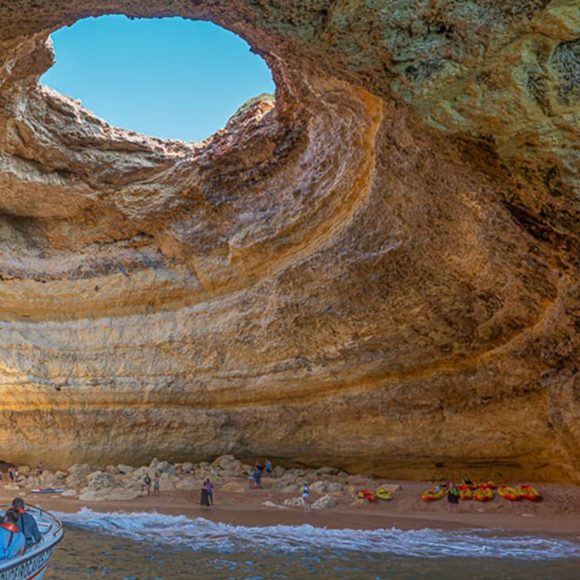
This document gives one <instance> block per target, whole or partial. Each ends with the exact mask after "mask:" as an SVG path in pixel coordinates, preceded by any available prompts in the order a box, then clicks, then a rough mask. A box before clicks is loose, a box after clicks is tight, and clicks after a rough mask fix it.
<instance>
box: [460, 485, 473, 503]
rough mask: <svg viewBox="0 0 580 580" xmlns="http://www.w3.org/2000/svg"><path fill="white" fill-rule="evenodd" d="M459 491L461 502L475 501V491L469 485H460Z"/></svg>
mask: <svg viewBox="0 0 580 580" xmlns="http://www.w3.org/2000/svg"><path fill="white" fill-rule="evenodd" d="M458 489H459V499H460V500H461V501H467V500H470V499H473V491H472V490H471V488H470V487H468V486H467V485H460V486H459V487H458Z"/></svg>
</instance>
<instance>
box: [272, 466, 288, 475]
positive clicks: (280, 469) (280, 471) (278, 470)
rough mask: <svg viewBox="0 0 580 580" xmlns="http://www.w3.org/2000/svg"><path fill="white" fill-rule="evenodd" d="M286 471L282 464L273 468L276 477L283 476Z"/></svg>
mask: <svg viewBox="0 0 580 580" xmlns="http://www.w3.org/2000/svg"><path fill="white" fill-rule="evenodd" d="M284 473H286V470H285V469H284V468H283V467H282V466H281V465H276V466H275V467H274V469H273V470H272V474H273V475H274V477H282V476H283V475H284Z"/></svg>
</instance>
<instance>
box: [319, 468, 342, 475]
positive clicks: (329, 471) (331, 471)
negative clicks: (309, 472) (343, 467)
mask: <svg viewBox="0 0 580 580" xmlns="http://www.w3.org/2000/svg"><path fill="white" fill-rule="evenodd" d="M316 473H317V475H336V474H337V473H338V469H335V468H334V467H319V468H318V469H317V470H316Z"/></svg>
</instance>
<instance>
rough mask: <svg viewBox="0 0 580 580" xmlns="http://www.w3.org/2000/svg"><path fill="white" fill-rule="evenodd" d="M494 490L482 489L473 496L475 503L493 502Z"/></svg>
mask: <svg viewBox="0 0 580 580" xmlns="http://www.w3.org/2000/svg"><path fill="white" fill-rule="evenodd" d="M493 495H494V494H493V489H491V488H489V487H480V488H479V489H478V490H476V492H475V493H474V494H473V499H475V501H491V500H492V499H493Z"/></svg>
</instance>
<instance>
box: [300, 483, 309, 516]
mask: <svg viewBox="0 0 580 580" xmlns="http://www.w3.org/2000/svg"><path fill="white" fill-rule="evenodd" d="M302 505H303V506H304V511H305V512H310V486H309V485H308V484H307V483H306V482H304V484H303V485H302Z"/></svg>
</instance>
